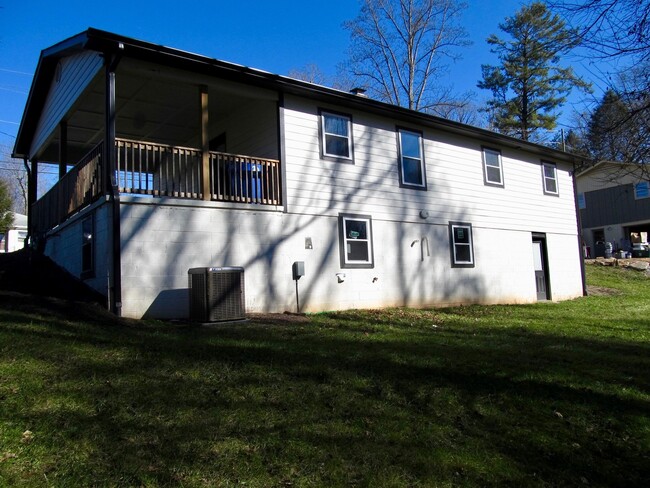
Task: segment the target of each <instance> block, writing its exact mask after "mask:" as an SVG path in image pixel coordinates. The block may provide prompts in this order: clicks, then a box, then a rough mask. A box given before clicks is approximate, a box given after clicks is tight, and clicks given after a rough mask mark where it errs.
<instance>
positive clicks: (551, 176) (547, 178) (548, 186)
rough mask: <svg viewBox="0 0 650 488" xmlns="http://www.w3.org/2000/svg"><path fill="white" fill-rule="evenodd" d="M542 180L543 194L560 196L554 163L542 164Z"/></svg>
mask: <svg viewBox="0 0 650 488" xmlns="http://www.w3.org/2000/svg"><path fill="white" fill-rule="evenodd" d="M542 179H543V183H544V193H545V194H547V195H556V196H558V195H559V194H560V191H559V189H558V185H557V167H556V166H555V164H554V163H546V162H543V163H542Z"/></svg>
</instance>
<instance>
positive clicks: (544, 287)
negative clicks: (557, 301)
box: [533, 235, 550, 300]
mask: <svg viewBox="0 0 650 488" xmlns="http://www.w3.org/2000/svg"><path fill="white" fill-rule="evenodd" d="M533 264H534V268H535V287H536V288H537V299H538V300H549V299H550V293H549V292H550V289H549V286H548V271H547V270H548V260H547V258H546V238H545V237H542V236H539V235H533Z"/></svg>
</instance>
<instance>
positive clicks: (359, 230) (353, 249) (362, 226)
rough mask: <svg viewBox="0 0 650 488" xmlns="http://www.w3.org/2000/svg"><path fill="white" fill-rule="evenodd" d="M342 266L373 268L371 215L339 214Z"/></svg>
mask: <svg viewBox="0 0 650 488" xmlns="http://www.w3.org/2000/svg"><path fill="white" fill-rule="evenodd" d="M339 251H340V255H341V268H372V267H374V255H373V248H372V218H371V217H370V216H369V215H355V214H339Z"/></svg>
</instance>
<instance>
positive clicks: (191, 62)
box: [13, 28, 583, 164]
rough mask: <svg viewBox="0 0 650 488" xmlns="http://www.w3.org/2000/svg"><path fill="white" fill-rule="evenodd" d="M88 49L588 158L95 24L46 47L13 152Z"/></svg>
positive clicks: (19, 151)
mask: <svg viewBox="0 0 650 488" xmlns="http://www.w3.org/2000/svg"><path fill="white" fill-rule="evenodd" d="M83 50H92V51H96V52H100V53H102V54H103V55H104V56H106V57H108V56H111V55H119V56H123V57H128V58H132V59H139V60H143V61H148V62H153V63H159V64H161V65H163V66H170V67H174V68H178V69H182V70H187V71H190V72H195V73H201V74H204V75H208V76H215V77H219V78H223V79H227V80H231V81H235V82H239V83H244V84H249V85H254V86H258V87H263V88H267V89H272V90H276V91H278V92H281V93H287V94H293V95H296V96H300V97H305V98H309V99H313V100H317V101H320V102H323V103H331V104H337V105H343V106H346V107H350V108H354V109H358V110H360V111H364V112H370V113H373V114H376V115H381V116H385V117H389V118H392V119H396V120H399V121H400V122H406V123H412V124H417V125H420V126H423V127H428V128H432V129H435V130H441V131H445V132H449V133H452V134H457V135H460V136H465V137H471V138H474V139H477V140H479V141H481V142H485V143H490V144H498V145H500V146H503V147H508V148H513V149H519V150H523V151H527V152H529V153H532V154H536V155H538V156H539V157H540V158H547V159H551V160H553V161H561V162H566V163H572V164H573V163H576V162H578V161H581V160H582V159H583V158H582V157H580V156H577V155H574V154H571V153H567V152H563V151H558V150H556V149H552V148H549V147H547V146H543V145H540V144H535V143H531V142H526V141H522V140H520V139H516V138H514V137H510V136H506V135H503V134H498V133H495V132H492V131H489V130H486V129H482V128H479V127H474V126H470V125H466V124H462V123H459V122H455V121H452V120H448V119H444V118H441V117H436V116H433V115H429V114H425V113H422V112H417V111H414V110H409V109H406V108H403V107H398V106H396V105H391V104H388V103H384V102H380V101H377V100H373V99H370V98H367V97H364V96H359V95H355V94H352V93H349V92H344V91H341V90H336V89H333V88H329V87H325V86H321V85H315V84H313V83H308V82H305V81H301V80H296V79H293V78H289V77H285V76H280V75H276V74H272V73H269V72H266V71H262V70H257V69H253V68H249V67H246V66H241V65H238V64H234V63H229V62H225V61H220V60H218V59H214V58H209V57H206V56H202V55H198V54H194V53H190V52H186V51H182V50H179V49H174V48H169V47H166V46H162V45H158V44H152V43H149V42H145V41H140V40H137V39H131V38H128V37H124V36H120V35H117V34H113V33H110V32H106V31H101V30H98V29H93V28H89V29H88V30H86V31H85V32H82V33H80V34H77V35H76V36H73V37H71V38H69V39H66V40H64V41H62V42H60V43H58V44H55V45H54V46H52V47H50V48H47V49H45V50H43V51H42V52H41V56H40V59H39V62H38V66H37V68H36V74H35V76H34V80H33V82H32V86H31V89H30V92H29V96H28V99H27V105H26V107H25V111H24V113H23V117H22V120H21V124H20V128H19V130H18V136H17V138H16V144H15V146H14V151H13V157H17V158H25V157H28V152H29V148H30V145H31V140H32V138H33V136H34V132H35V130H36V124H37V123H38V119H39V116H40V113H41V111H42V109H43V105H44V103H45V99H46V97H47V93H48V90H49V87H50V83H51V80H52V78H53V76H54V73H55V70H56V66H57V63H58V61H59V59H61V58H62V57H64V56H67V55H69V54H72V53H75V52H80V51H83Z"/></svg>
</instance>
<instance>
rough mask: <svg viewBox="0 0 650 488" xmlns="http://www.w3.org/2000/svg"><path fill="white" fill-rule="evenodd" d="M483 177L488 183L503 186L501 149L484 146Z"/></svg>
mask: <svg viewBox="0 0 650 488" xmlns="http://www.w3.org/2000/svg"><path fill="white" fill-rule="evenodd" d="M483 177H484V180H485V184H486V185H493V186H503V165H502V163H501V151H498V150H497V149H490V148H489V147H484V148H483Z"/></svg>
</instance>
